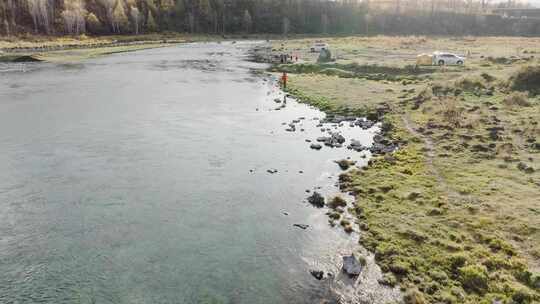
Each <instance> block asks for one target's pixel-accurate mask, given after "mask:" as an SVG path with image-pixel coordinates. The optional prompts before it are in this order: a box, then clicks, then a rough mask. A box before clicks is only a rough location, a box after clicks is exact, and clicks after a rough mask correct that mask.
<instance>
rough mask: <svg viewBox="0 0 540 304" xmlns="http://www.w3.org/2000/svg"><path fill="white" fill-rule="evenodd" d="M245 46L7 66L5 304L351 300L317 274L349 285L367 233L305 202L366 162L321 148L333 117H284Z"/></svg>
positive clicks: (364, 137) (2, 166)
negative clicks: (346, 269) (346, 256)
mask: <svg viewBox="0 0 540 304" xmlns="http://www.w3.org/2000/svg"><path fill="white" fill-rule="evenodd" d="M249 47H250V44H247V43H246V44H242V43H238V44H235V45H231V44H192V45H183V46H178V47H171V48H163V49H153V50H145V51H140V52H135V53H123V54H116V55H113V56H109V57H105V58H99V59H93V60H88V61H85V62H83V63H76V64H69V65H53V64H40V65H36V64H29V65H25V66H24V68H22V69H20V70H17V69H19V68H18V67H17V66H12V65H4V66H2V68H1V69H2V72H0V146H1V147H2V153H1V154H0V172H2V173H1V174H2V178H0V302H2V303H37V302H42V303H249V304H255V303H316V302H318V301H320V300H321V299H323V298H326V297H328V295H329V293H330V289H332V288H334V287H339V284H341V283H339V282H338V283H336V282H332V281H331V280H326V281H317V280H315V279H314V278H313V277H312V276H311V275H310V274H309V272H308V270H309V269H311V268H317V267H319V268H321V269H325V271H332V272H334V273H335V274H338V273H339V269H338V268H337V266H336V263H335V262H334V261H335V259H338V260H339V259H340V255H339V254H340V250H341V251H344V252H345V251H346V252H347V253H350V248H351V247H350V246H354V243H355V238H357V236H353V237H348V236H346V235H345V234H344V233H343V232H341V231H340V230H339V229H337V228H330V227H329V225H328V224H327V219H326V216H325V215H324V211H323V210H316V209H314V208H312V207H310V206H308V205H307V204H306V203H305V202H304V198H305V196H306V192H305V191H306V189H313V188H314V187H317V186H320V187H322V189H321V190H319V191H322V192H323V193H326V194H330V193H335V192H336V191H337V188H335V186H334V185H333V183H334V182H335V177H336V175H337V174H339V172H338V167H337V165H336V164H335V163H334V160H336V159H340V158H344V157H347V156H351V155H352V156H353V157H354V158H355V159H357V160H358V161H359V162H360V163H362V162H365V159H363V158H361V157H360V156H361V154H360V153H355V154H352V153H351V152H350V151H349V150H347V149H345V148H342V149H331V148H327V147H325V148H323V149H322V150H321V151H314V150H311V149H309V143H307V142H306V141H305V140H306V139H311V140H314V139H315V138H316V137H318V136H321V134H322V132H321V130H320V128H318V127H316V125H317V124H318V120H316V119H320V118H322V117H323V114H322V113H320V112H319V111H317V110H314V109H310V108H308V107H307V106H305V105H301V104H297V103H294V102H289V103H288V104H287V107H285V108H283V109H281V110H279V111H276V110H274V109H275V108H276V103H275V102H274V98H276V97H279V94H280V92H279V91H278V90H277V89H276V88H275V86H274V85H273V82H271V81H269V80H268V79H265V78H264V77H257V76H254V75H253V74H252V73H250V71H251V70H252V69H254V68H261V67H263V66H261V65H259V64H255V63H249V62H246V61H245V60H244V59H245V57H246V51H247V49H248V48H249ZM8 70H9V71H8ZM301 116H302V117H305V119H304V120H302V122H301V123H300V124H301V129H303V130H304V131H300V127H299V128H298V130H297V131H296V132H287V131H285V127H286V126H284V125H282V123H283V122H287V123H288V122H290V121H292V120H293V119H298V118H299V117H301ZM329 127H331V126H329ZM340 130H341V131H342V132H343V133H344V134H347V137H348V138H355V139H359V140H361V141H362V142H364V143H365V144H369V142H370V141H371V137H372V135H373V130H365V131H364V130H362V129H360V128H358V127H355V128H352V127H349V126H344V127H341V128H340ZM271 168H273V169H276V170H278V172H277V173H276V174H269V173H268V172H267V170H268V169H271ZM285 213H286V214H287V215H285ZM295 223H302V224H308V225H310V228H308V229H307V230H302V229H298V228H296V227H293V226H292V225H293V224H295ZM369 280H371V279H366V281H369ZM373 289H374V290H372V291H370V292H371V293H373V294H377V297H380V296H379V294H380V293H381V291H379V289H377V288H373ZM375 289H376V290H375ZM381 303H384V302H382V300H381Z"/></svg>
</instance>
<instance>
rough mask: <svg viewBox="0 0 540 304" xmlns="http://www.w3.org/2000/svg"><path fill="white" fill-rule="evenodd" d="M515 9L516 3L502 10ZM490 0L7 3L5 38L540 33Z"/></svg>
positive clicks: (1, 28) (0, 24)
mask: <svg viewBox="0 0 540 304" xmlns="http://www.w3.org/2000/svg"><path fill="white" fill-rule="evenodd" d="M505 6H510V7H516V4H515V3H512V2H511V1H510V2H508V3H504V4H497V7H499V8H500V7H505ZM497 7H496V6H495V5H493V4H490V2H489V0H480V1H476V0H475V1H473V0H379V1H373V0H371V1H370V0H363V1H358V0H335V1H330V0H0V34H1V35H17V34H23V33H34V34H44V35H64V34H69V35H78V34H84V33H87V34H140V33H149V32H165V31H175V32H190V33H209V34H223V35H227V34H232V33H234V34H257V33H268V34H284V35H287V34H293V33H297V34H361V35H373V34H424V35H429V34H437V35H447V34H449V35H468V34H471V35H540V18H523V17H520V18H515V17H514V18H512V17H508V16H504V15H503V14H500V13H499V14H494V13H492V12H493V9H494V8H497Z"/></svg>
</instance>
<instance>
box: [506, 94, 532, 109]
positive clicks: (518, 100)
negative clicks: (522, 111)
mask: <svg viewBox="0 0 540 304" xmlns="http://www.w3.org/2000/svg"><path fill="white" fill-rule="evenodd" d="M503 103H504V104H505V105H507V106H509V107H514V106H517V107H530V106H531V102H530V101H529V96H528V94H527V93H524V92H512V93H510V94H509V95H508V96H506V97H504V99H503Z"/></svg>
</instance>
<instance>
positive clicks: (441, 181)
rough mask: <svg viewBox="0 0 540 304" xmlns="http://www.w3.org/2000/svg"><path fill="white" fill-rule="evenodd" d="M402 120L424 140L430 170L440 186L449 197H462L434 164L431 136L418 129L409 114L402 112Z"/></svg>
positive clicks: (415, 134)
mask: <svg viewBox="0 0 540 304" xmlns="http://www.w3.org/2000/svg"><path fill="white" fill-rule="evenodd" d="M401 120H402V121H403V125H404V126H405V129H407V131H408V132H410V133H411V134H412V135H414V136H416V137H418V138H420V139H421V140H422V142H423V143H424V147H425V157H426V164H427V166H428V170H429V171H430V172H431V174H432V175H433V176H435V178H436V179H437V182H438V184H439V186H440V187H441V188H442V189H443V191H444V192H445V193H446V194H447V195H448V197H449V198H454V199H461V198H462V195H461V194H460V193H458V192H457V191H455V190H454V189H453V188H452V187H451V186H450V185H449V184H448V183H447V182H446V179H445V178H444V177H443V176H442V175H441V173H440V171H439V169H437V167H436V166H435V164H434V159H435V146H434V145H433V141H432V140H431V138H429V137H428V136H425V135H424V134H422V133H420V132H418V131H416V125H415V124H414V123H413V122H412V121H411V119H410V118H409V116H408V115H407V114H402V115H401Z"/></svg>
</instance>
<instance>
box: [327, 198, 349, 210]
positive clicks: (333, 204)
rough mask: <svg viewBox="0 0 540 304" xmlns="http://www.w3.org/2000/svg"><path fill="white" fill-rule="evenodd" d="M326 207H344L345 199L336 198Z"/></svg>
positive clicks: (345, 204)
mask: <svg viewBox="0 0 540 304" xmlns="http://www.w3.org/2000/svg"><path fill="white" fill-rule="evenodd" d="M328 206H329V207H330V208H332V209H336V208H338V207H346V206H347V201H345V199H343V198H342V197H341V196H336V197H334V198H333V199H332V200H331V201H330V202H329V203H328Z"/></svg>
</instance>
